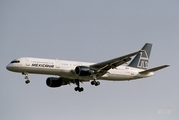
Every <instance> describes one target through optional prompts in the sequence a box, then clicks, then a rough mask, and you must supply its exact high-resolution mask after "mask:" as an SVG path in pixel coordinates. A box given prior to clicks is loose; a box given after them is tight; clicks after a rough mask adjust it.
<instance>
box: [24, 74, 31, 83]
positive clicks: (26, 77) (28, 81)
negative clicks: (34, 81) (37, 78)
mask: <svg viewBox="0 0 179 120" xmlns="http://www.w3.org/2000/svg"><path fill="white" fill-rule="evenodd" d="M22 74H23V75H25V77H24V78H25V79H26V81H25V83H26V84H29V83H30V80H29V77H28V73H27V72H23V73H22Z"/></svg>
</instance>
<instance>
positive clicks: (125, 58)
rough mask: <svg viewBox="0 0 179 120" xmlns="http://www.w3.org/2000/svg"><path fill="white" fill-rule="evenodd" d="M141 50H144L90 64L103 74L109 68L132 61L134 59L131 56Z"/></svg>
mask: <svg viewBox="0 0 179 120" xmlns="http://www.w3.org/2000/svg"><path fill="white" fill-rule="evenodd" d="M140 52H142V51H141V50H140V51H137V52H134V53H131V54H128V55H124V56H121V57H118V58H114V59H111V60H108V61H104V62H101V63H96V64H93V65H90V68H91V69H93V70H95V71H97V73H99V72H101V73H102V74H104V73H106V72H107V71H108V70H110V69H113V68H116V67H117V66H120V65H122V64H124V63H126V62H128V61H130V60H131V59H132V58H131V57H132V56H134V55H136V54H138V53H140Z"/></svg>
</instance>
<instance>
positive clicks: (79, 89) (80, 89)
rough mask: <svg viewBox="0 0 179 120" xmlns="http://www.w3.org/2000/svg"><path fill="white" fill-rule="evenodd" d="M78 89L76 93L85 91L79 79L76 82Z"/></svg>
mask: <svg viewBox="0 0 179 120" xmlns="http://www.w3.org/2000/svg"><path fill="white" fill-rule="evenodd" d="M75 83H76V85H77V87H75V91H78V92H82V91H83V90H84V88H83V87H80V81H79V80H78V79H76V80H75Z"/></svg>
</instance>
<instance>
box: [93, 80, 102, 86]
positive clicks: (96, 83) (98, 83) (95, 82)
mask: <svg viewBox="0 0 179 120" xmlns="http://www.w3.org/2000/svg"><path fill="white" fill-rule="evenodd" d="M91 85H95V86H98V85H100V82H99V81H96V80H93V81H91Z"/></svg>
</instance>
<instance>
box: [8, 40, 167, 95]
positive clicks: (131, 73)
mask: <svg viewBox="0 0 179 120" xmlns="http://www.w3.org/2000/svg"><path fill="white" fill-rule="evenodd" d="M151 48H152V44H150V43H146V44H145V45H144V47H143V48H142V49H141V50H139V51H137V52H134V53H131V54H128V55H124V56H121V57H117V58H114V59H111V60H107V61H104V62H100V63H87V62H77V61H66V60H57V59H56V60H53V59H42V58H31V57H22V58H18V59H15V60H13V61H12V62H11V63H10V64H9V65H7V67H6V68H7V69H8V70H10V71H13V72H19V73H22V74H23V75H25V79H26V84H28V83H30V80H29V78H28V74H29V73H34V74H47V75H55V76H56V77H48V78H47V79H46V84H47V86H49V87H60V86H63V85H68V84H71V83H73V84H76V85H77V87H75V91H79V92H81V91H83V90H84V89H83V87H80V83H82V82H89V81H90V80H91V84H92V85H95V86H98V85H100V82H99V81H97V80H102V79H103V80H110V81H123V80H134V79H139V78H146V77H150V76H152V75H154V72H155V71H157V70H160V69H163V68H165V67H168V66H169V65H162V66H159V67H155V68H151V69H147V67H148V63H149V57H150V52H151ZM133 56H135V57H134V58H133V60H132V61H131V62H130V63H129V64H128V65H125V66H124V65H122V64H125V63H127V62H129V61H130V60H131V59H132V58H131V57H133Z"/></svg>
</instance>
